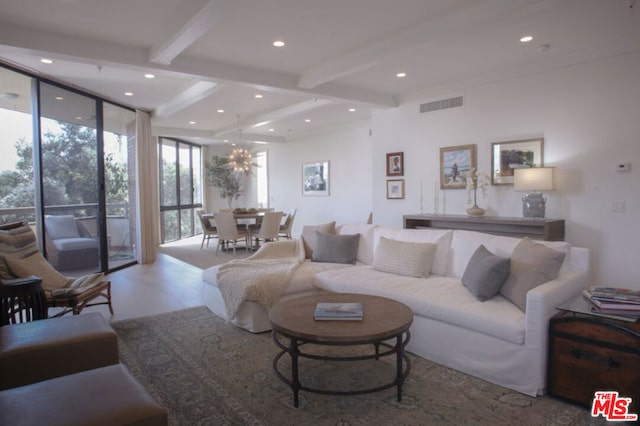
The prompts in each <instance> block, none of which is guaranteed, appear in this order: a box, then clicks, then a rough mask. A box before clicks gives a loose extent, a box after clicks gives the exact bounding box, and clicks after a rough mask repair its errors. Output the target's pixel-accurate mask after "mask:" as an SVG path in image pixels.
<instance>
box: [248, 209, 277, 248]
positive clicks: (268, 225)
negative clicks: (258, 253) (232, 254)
mask: <svg viewBox="0 0 640 426" xmlns="http://www.w3.org/2000/svg"><path fill="white" fill-rule="evenodd" d="M282 215H283V213H282V212H265V214H264V217H263V218H262V223H261V224H260V229H259V230H258V232H257V233H255V234H252V235H251V237H250V238H251V241H253V239H255V242H256V246H259V245H260V240H262V241H264V242H267V241H276V240H278V239H279V236H280V222H281V221H282Z"/></svg>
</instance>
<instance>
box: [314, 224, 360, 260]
mask: <svg viewBox="0 0 640 426" xmlns="http://www.w3.org/2000/svg"><path fill="white" fill-rule="evenodd" d="M359 241H360V234H353V235H332V234H325V233H322V232H318V231H316V245H315V247H314V248H313V257H312V258H311V260H312V261H314V262H330V263H351V264H355V263H356V258H357V257H358V242H359Z"/></svg>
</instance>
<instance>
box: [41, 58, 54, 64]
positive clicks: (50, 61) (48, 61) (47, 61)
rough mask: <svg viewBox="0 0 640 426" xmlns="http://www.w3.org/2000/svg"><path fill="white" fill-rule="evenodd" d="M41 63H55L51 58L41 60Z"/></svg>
mask: <svg viewBox="0 0 640 426" xmlns="http://www.w3.org/2000/svg"><path fill="white" fill-rule="evenodd" d="M40 62H42V63H43V64H52V63H53V61H52V60H51V59H49V58H42V59H40Z"/></svg>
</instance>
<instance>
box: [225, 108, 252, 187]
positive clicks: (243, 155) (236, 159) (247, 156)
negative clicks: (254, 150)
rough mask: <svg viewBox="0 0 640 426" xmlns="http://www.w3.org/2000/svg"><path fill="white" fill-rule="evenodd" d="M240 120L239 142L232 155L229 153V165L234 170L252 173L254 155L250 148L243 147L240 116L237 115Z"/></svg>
mask: <svg viewBox="0 0 640 426" xmlns="http://www.w3.org/2000/svg"><path fill="white" fill-rule="evenodd" d="M237 120H238V143H237V146H238V147H237V148H235V149H234V150H233V151H232V152H231V155H229V166H230V167H231V168H232V169H233V171H234V172H238V173H244V174H247V175H248V174H249V173H251V167H253V165H254V164H253V157H252V155H251V152H250V151H249V150H248V149H244V148H241V147H240V146H241V142H242V129H241V128H240V116H237Z"/></svg>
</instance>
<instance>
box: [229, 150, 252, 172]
mask: <svg viewBox="0 0 640 426" xmlns="http://www.w3.org/2000/svg"><path fill="white" fill-rule="evenodd" d="M229 166H231V168H232V169H233V171H234V172H242V173H245V174H249V173H250V172H251V167H252V166H253V158H252V157H251V152H249V150H246V149H243V148H236V149H234V150H233V151H232V152H231V155H229Z"/></svg>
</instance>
